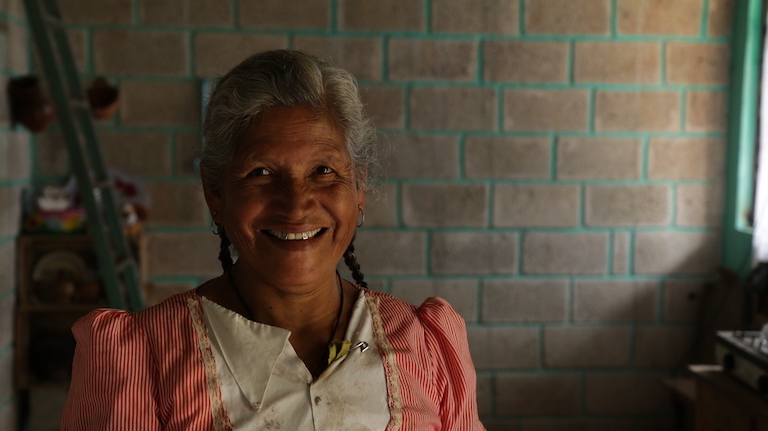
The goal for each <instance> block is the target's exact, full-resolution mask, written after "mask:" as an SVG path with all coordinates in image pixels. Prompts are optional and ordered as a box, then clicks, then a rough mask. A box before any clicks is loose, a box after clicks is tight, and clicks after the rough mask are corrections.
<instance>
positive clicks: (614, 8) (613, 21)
mask: <svg viewBox="0 0 768 431" xmlns="http://www.w3.org/2000/svg"><path fill="white" fill-rule="evenodd" d="M617 1H618V0H611V2H610V5H609V7H610V8H611V10H610V18H609V19H610V23H609V27H610V35H611V39H616V38H617V36H618V34H619V31H618V16H619V6H618V5H617V4H616V2H617Z"/></svg>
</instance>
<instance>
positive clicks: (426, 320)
mask: <svg viewBox="0 0 768 431" xmlns="http://www.w3.org/2000/svg"><path fill="white" fill-rule="evenodd" d="M365 294H366V295H367V296H369V297H371V298H374V299H375V301H376V302H378V311H379V312H380V313H381V314H382V317H385V316H386V317H389V318H397V319H398V320H405V319H412V320H414V321H418V322H419V323H421V324H422V326H425V327H426V328H428V329H435V328H439V327H442V326H445V325H449V326H457V325H458V326H461V327H464V319H462V318H461V316H460V315H459V313H457V312H456V311H455V310H454V309H453V307H451V305H450V304H449V303H448V301H446V300H445V299H443V298H440V297H436V296H432V297H429V298H426V299H425V300H424V301H423V302H422V303H421V305H419V306H416V305H413V304H411V303H408V302H406V301H404V300H402V299H399V298H396V297H394V296H392V295H390V294H387V293H383V292H377V291H372V290H365Z"/></svg>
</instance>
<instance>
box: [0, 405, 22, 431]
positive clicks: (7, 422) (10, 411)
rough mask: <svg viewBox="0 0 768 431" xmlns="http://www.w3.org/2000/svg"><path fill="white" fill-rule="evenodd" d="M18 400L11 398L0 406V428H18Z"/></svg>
mask: <svg viewBox="0 0 768 431" xmlns="http://www.w3.org/2000/svg"><path fill="white" fill-rule="evenodd" d="M17 404H18V403H17V401H16V400H10V401H8V403H7V404H3V407H0V428H2V429H4V430H15V429H18V426H19V425H18V406H17Z"/></svg>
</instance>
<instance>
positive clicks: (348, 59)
mask: <svg viewBox="0 0 768 431" xmlns="http://www.w3.org/2000/svg"><path fill="white" fill-rule="evenodd" d="M293 48H295V49H299V50H302V51H306V52H309V53H312V54H315V55H317V56H319V57H320V58H323V59H325V60H327V61H329V62H330V63H332V64H334V65H336V66H339V67H343V68H344V69H347V70H348V71H349V72H350V73H352V74H353V75H354V76H355V78H357V79H360V80H371V81H378V80H380V79H381V66H382V49H381V40H380V39H379V38H375V37H321V36H297V37H295V38H294V39H293Z"/></svg>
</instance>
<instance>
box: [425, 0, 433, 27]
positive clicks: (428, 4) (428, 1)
mask: <svg viewBox="0 0 768 431" xmlns="http://www.w3.org/2000/svg"><path fill="white" fill-rule="evenodd" d="M422 5H423V8H424V27H425V28H426V30H427V34H432V33H433V32H434V29H433V28H432V0H423V3H422Z"/></svg>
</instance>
